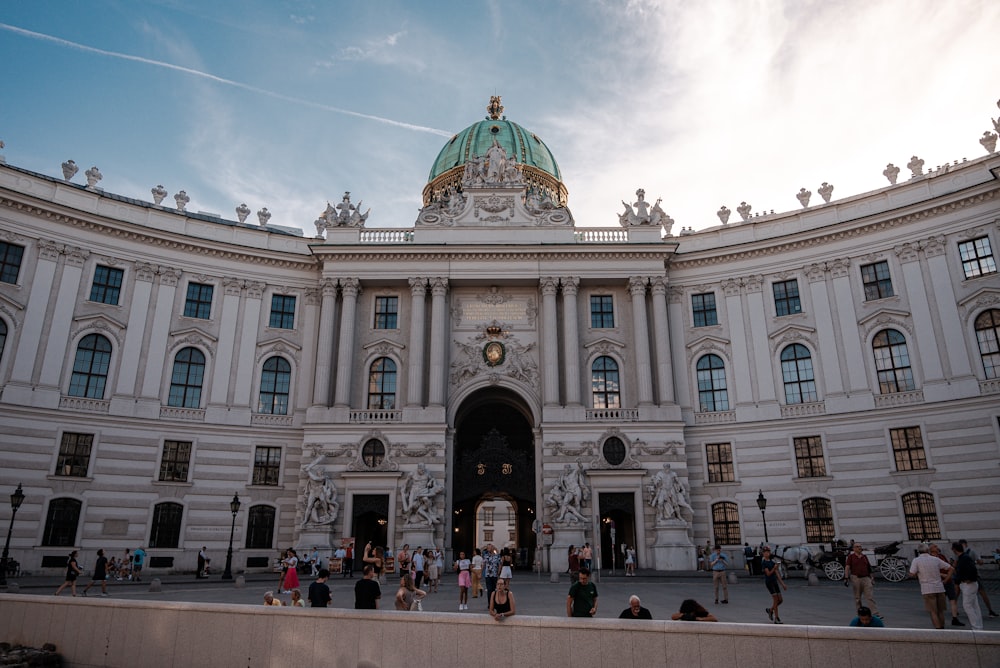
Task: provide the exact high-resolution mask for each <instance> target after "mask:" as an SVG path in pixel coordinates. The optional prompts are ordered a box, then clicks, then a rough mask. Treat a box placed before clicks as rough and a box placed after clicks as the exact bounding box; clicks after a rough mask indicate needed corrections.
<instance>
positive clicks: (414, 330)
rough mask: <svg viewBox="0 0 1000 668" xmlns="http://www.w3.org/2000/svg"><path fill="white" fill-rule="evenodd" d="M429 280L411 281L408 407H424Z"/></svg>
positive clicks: (415, 279)
mask: <svg viewBox="0 0 1000 668" xmlns="http://www.w3.org/2000/svg"><path fill="white" fill-rule="evenodd" d="M426 295H427V279H425V278H411V279H410V371H409V373H408V374H407V378H406V405H407V406H421V405H423V398H424V397H423V393H424V311H425V310H426V305H425V304H424V298H425V297H426Z"/></svg>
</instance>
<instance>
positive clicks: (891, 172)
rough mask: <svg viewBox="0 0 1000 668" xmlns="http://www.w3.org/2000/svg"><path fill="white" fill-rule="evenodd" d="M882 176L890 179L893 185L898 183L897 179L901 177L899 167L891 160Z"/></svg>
mask: <svg viewBox="0 0 1000 668" xmlns="http://www.w3.org/2000/svg"><path fill="white" fill-rule="evenodd" d="M882 176H884V177H885V178H887V179H889V183H891V184H892V185H896V179H897V178H899V167H897V166H896V165H894V164H892V163H891V162H890V163H889V164H888V165H886V166H885V169H883V170H882Z"/></svg>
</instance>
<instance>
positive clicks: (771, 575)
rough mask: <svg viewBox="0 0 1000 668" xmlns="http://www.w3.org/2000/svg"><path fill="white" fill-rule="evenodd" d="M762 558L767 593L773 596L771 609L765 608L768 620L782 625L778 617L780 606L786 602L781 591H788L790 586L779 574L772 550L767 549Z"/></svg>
mask: <svg viewBox="0 0 1000 668" xmlns="http://www.w3.org/2000/svg"><path fill="white" fill-rule="evenodd" d="M761 556H762V558H763V561H761V564H760V565H761V568H763V569H764V586H765V587H767V591H768V592H769V593H770V594H771V607H769V608H764V612H766V613H767V618H768V619H770V620H771V621H772V622H774V623H775V624H781V623H782V621H781V617H779V616H778V606H779V605H781V604H782V603H783V602H784V600H785V599H784V598H783V597H782V596H781V589H784V590H785V591H788V585H786V584H785V581H784V580H782V579H781V573H779V572H778V564H777V563H776V562H775V561H773V560H772V559H771V548H769V547H765V548H764V553H763V554H762V555H761ZM779 587H780V589H779Z"/></svg>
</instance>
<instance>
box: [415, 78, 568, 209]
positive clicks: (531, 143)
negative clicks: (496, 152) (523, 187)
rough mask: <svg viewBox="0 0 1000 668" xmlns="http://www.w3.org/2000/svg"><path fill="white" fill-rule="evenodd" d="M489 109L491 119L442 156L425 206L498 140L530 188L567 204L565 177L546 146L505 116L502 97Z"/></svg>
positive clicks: (455, 139)
mask: <svg viewBox="0 0 1000 668" xmlns="http://www.w3.org/2000/svg"><path fill="white" fill-rule="evenodd" d="M486 109H487V111H489V112H490V115H489V116H488V117H487V118H486V119H485V120H482V121H479V122H478V123H473V124H472V125H470V126H469V127H467V128H465V129H464V130H462V131H461V132H459V133H458V134H457V135H455V136H454V137H452V138H451V140H449V141H448V143H447V144H445V145H444V148H442V149H441V152H440V153H438V156H437V159H436V160H435V161H434V164H433V166H432V167H431V171H430V175H429V176H428V177H427V187H425V188H424V199H425V204H426V203H427V202H429V201H430V200H431V198H432V193H434V192H437V191H440V190H441V189H442V188H446V187H449V186H454V185H455V184H456V182H457V181H460V176H461V173H462V171H463V170H464V169H465V163H466V162H468V161H469V159H470V158H471V157H472V156H474V155H480V156H482V155H486V152H487V151H488V150H489V148H490V146H492V145H493V142H494V140H496V141H497V142H498V143H499V144H500V146H502V147H503V148H504V150H505V151H507V155H508V156H510V157H513V158H514V159H516V160H517V163H518V165H519V166H520V168H521V172H522V173H523V174H524V176H525V180H526V182H527V183H528V184H529V185H536V186H538V187H540V188H542V189H543V190H545V191H547V192H549V193H550V194H551V195H552V196H553V198H554V199H556V200H558V201H560V203H562V204H565V201H566V187H565V186H563V185H562V173H561V172H560V171H559V165H558V164H556V159H555V157H553V155H552V151H550V150H549V147H548V146H546V145H545V142H543V141H542V140H541V139H539V138H538V136H537V135H535V134H534V133H533V132H530V131H528V130H525V129H524V128H523V127H521V126H520V125H518V124H517V123H515V122H513V121H509V120H507V117H506V116H502V115H501V114H502V113H503V106H502V105H501V104H500V96H498V95H494V96H493V97H492V98H491V100H490V105H489V106H488V107H487V108H486Z"/></svg>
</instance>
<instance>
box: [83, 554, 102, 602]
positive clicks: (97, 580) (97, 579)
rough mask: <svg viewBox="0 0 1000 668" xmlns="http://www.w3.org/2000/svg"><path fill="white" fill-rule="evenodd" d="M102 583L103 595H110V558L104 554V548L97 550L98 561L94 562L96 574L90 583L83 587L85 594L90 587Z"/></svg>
mask: <svg viewBox="0 0 1000 668" xmlns="http://www.w3.org/2000/svg"><path fill="white" fill-rule="evenodd" d="M97 583H101V596H107V595H108V559H107V557H105V556H104V550H98V551H97V562H96V563H95V564H94V575H93V577H91V578H90V584H89V585H87V586H86V587H84V588H83V595H84V596H86V595H87V592H88V591H90V588H91V587H93V586H94V585H95V584H97Z"/></svg>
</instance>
